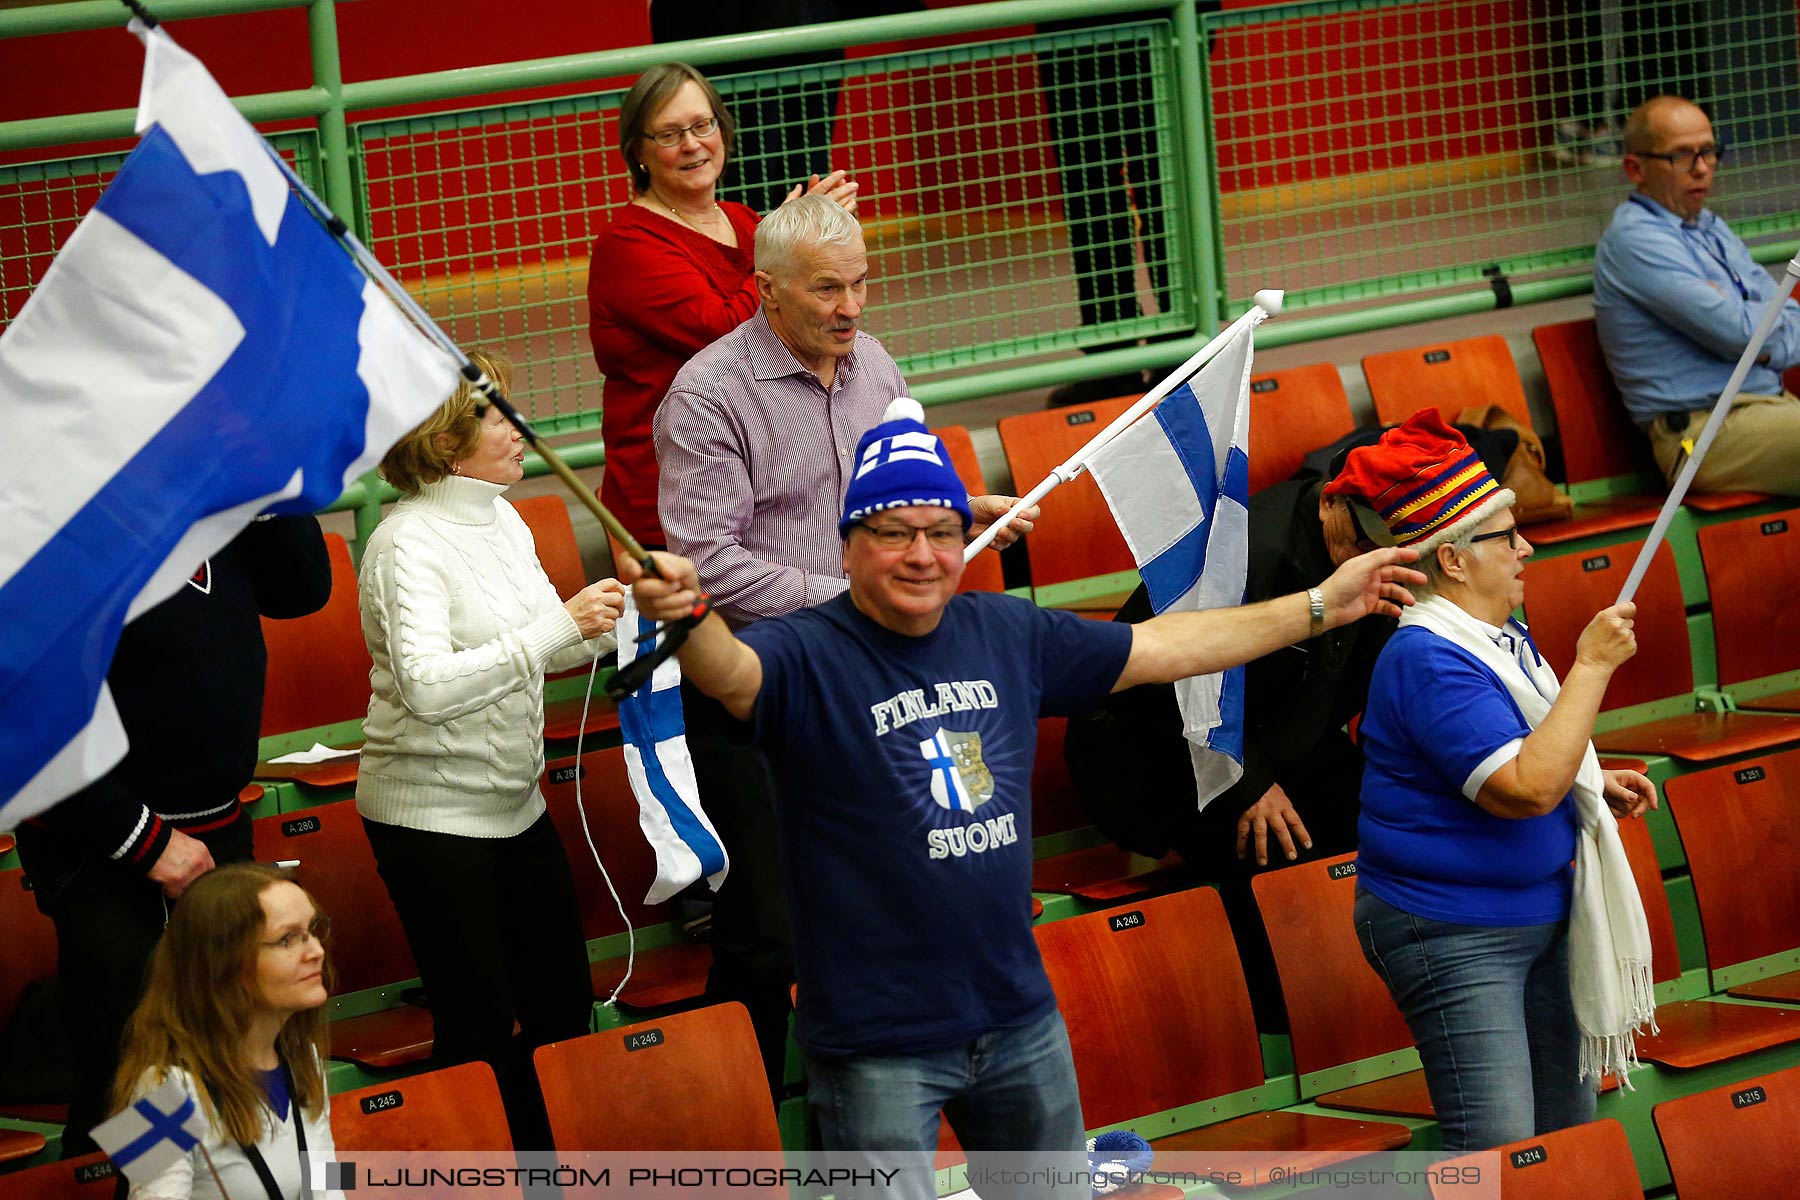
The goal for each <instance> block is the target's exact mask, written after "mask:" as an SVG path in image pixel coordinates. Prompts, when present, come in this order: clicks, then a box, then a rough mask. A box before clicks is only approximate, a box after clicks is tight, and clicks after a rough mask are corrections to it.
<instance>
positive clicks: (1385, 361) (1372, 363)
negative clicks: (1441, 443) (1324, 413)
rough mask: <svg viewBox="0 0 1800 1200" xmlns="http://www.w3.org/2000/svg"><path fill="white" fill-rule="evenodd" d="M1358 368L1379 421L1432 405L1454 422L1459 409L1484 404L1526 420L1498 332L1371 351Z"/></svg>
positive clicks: (1527, 411) (1403, 417)
mask: <svg viewBox="0 0 1800 1200" xmlns="http://www.w3.org/2000/svg"><path fill="white" fill-rule="evenodd" d="M1362 370H1363V378H1365V379H1367V380H1368V381H1369V397H1370V398H1371V399H1372V400H1374V401H1375V416H1376V418H1377V419H1378V420H1380V422H1381V423H1382V424H1383V425H1392V424H1395V423H1397V422H1400V421H1404V420H1406V418H1408V417H1410V416H1412V414H1414V413H1415V412H1418V411H1419V410H1420V409H1421V408H1435V409H1437V410H1438V411H1439V412H1441V413H1442V414H1443V415H1444V419H1445V420H1446V421H1454V420H1455V419H1456V414H1457V413H1459V412H1461V411H1462V410H1463V409H1465V408H1474V407H1476V406H1478V405H1489V404H1497V405H1499V406H1500V407H1501V408H1503V409H1505V410H1506V411H1507V412H1508V413H1510V414H1511V415H1512V416H1514V417H1516V418H1517V419H1518V420H1519V422H1520V423H1521V424H1524V425H1527V426H1529V425H1530V424H1531V408H1530V406H1528V405H1527V404H1526V402H1525V386H1524V384H1522V383H1520V382H1519V369H1518V368H1517V367H1516V366H1514V365H1513V358H1512V351H1511V350H1508V349H1507V348H1506V339H1505V338H1502V337H1500V336H1499V335H1498V334H1492V333H1490V334H1487V335H1485V336H1483V337H1472V338H1464V339H1463V340H1461V341H1457V342H1440V343H1438V344H1436V345H1431V346H1409V347H1407V348H1406V349H1404V350H1388V351H1384V352H1382V353H1380V354H1371V355H1369V356H1368V357H1366V358H1364V359H1363V360H1362Z"/></svg>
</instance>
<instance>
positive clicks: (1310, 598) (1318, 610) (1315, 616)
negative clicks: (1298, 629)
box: [1306, 588, 1325, 638]
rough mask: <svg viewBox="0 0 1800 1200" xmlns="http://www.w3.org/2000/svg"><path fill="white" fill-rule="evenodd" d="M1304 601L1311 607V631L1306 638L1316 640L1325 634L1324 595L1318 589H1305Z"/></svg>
mask: <svg viewBox="0 0 1800 1200" xmlns="http://www.w3.org/2000/svg"><path fill="white" fill-rule="evenodd" d="M1306 599H1307V602H1308V603H1310V604H1311V605H1312V629H1311V631H1310V632H1308V633H1307V635H1306V636H1307V637H1309V638H1316V637H1318V636H1319V635H1320V634H1321V633H1324V632H1325V593H1324V592H1321V591H1320V590H1319V589H1318V588H1307V589H1306Z"/></svg>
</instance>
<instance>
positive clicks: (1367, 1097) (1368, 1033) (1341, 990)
mask: <svg viewBox="0 0 1800 1200" xmlns="http://www.w3.org/2000/svg"><path fill="white" fill-rule="evenodd" d="M1250 887H1251V890H1252V891H1253V892H1254V893H1255V895H1256V906H1257V908H1258V909H1260V910H1261V912H1262V919H1263V927H1264V928H1265V929H1266V930H1268V933H1269V948H1270V950H1272V951H1273V952H1274V955H1275V969H1276V973H1277V974H1278V975H1279V976H1280V978H1281V997H1282V1000H1283V1002H1284V1003H1285V1004H1286V1006H1287V1014H1288V1034H1289V1038H1290V1041H1291V1043H1292V1045H1293V1051H1294V1073H1295V1074H1296V1075H1298V1076H1299V1077H1300V1096H1301V1098H1302V1099H1314V1100H1315V1102H1316V1103H1317V1104H1318V1105H1319V1106H1320V1107H1322V1108H1341V1109H1347V1110H1349V1111H1351V1112H1370V1113H1376V1114H1378V1115H1381V1116H1392V1117H1420V1118H1429V1117H1431V1116H1432V1115H1433V1113H1434V1110H1433V1109H1432V1107H1431V1097H1430V1096H1429V1095H1428V1094H1427V1093H1426V1090H1425V1073H1424V1072H1423V1071H1418V1070H1413V1071H1406V1072H1404V1073H1396V1074H1393V1075H1389V1076H1386V1077H1383V1078H1380V1079H1375V1080H1371V1081H1369V1082H1367V1083H1359V1084H1357V1085H1356V1086H1354V1087H1349V1088H1342V1089H1339V1090H1336V1091H1332V1092H1330V1093H1328V1094H1326V1095H1318V1093H1319V1092H1320V1091H1321V1090H1322V1089H1320V1088H1319V1087H1317V1086H1315V1085H1314V1084H1313V1083H1312V1082H1311V1081H1309V1079H1308V1077H1309V1076H1311V1075H1314V1074H1316V1073H1318V1072H1322V1071H1329V1070H1332V1069H1334V1068H1341V1067H1347V1066H1349V1065H1350V1064H1352V1063H1360V1062H1363V1061H1364V1060H1367V1059H1373V1058H1379V1057H1380V1056H1382V1055H1393V1054H1396V1053H1398V1052H1400V1051H1403V1050H1408V1049H1411V1047H1412V1044H1413V1039H1412V1033H1411V1032H1410V1031H1409V1030H1408V1029H1407V1028H1406V1022H1405V1021H1404V1020H1403V1019H1402V1018H1401V1016H1400V1010H1399V1009H1398V1008H1396V1007H1394V1000H1393V997H1392V996H1391V995H1390V994H1389V993H1388V989H1387V985H1386V984H1384V983H1382V982H1381V978H1380V976H1378V975H1376V974H1375V972H1374V971H1372V970H1370V969H1369V964H1368V962H1367V961H1365V960H1364V958H1363V953H1362V946H1361V945H1360V944H1359V943H1358V942H1357V940H1356V932H1355V929H1354V927H1353V925H1352V922H1351V919H1350V910H1351V905H1352V902H1353V900H1354V898H1355V893H1356V855H1354V854H1343V855H1339V856H1338V857H1336V858H1327V859H1322V860H1320V861H1318V862H1310V863H1301V864H1299V865H1298V866H1292V867H1283V868H1282V869H1281V870H1278V871H1265V872H1263V873H1261V874H1259V875H1257V876H1256V877H1255V878H1254V879H1253V880H1251V884H1250ZM1377 1069H1378V1068H1377Z"/></svg>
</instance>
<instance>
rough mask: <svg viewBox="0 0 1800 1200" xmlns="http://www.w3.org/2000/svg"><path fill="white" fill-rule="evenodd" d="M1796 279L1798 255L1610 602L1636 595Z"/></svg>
mask: <svg viewBox="0 0 1800 1200" xmlns="http://www.w3.org/2000/svg"><path fill="white" fill-rule="evenodd" d="M1796 282H1800V256H1796V257H1794V258H1792V259H1790V260H1789V261H1788V265H1787V271H1786V272H1785V273H1783V275H1782V277H1781V286H1780V287H1778V288H1776V289H1775V298H1774V299H1773V300H1771V301H1769V306H1768V307H1767V308H1765V309H1763V314H1762V318H1761V319H1760V320H1759V321H1757V323H1756V332H1755V333H1753V334H1751V335H1750V344H1749V345H1747V346H1745V347H1744V352H1743V353H1742V354H1740V355H1738V361H1737V366H1736V367H1735V368H1733V369H1732V372H1731V378H1729V379H1727V380H1726V381H1725V389H1724V390H1723V391H1721V392H1720V393H1719V402H1718V403H1717V404H1715V405H1714V406H1713V410H1712V415H1711V416H1709V417H1707V418H1706V428H1704V429H1702V430H1701V431H1700V436H1699V438H1698V439H1696V440H1695V442H1694V449H1693V451H1692V452H1691V453H1690V454H1689V455H1688V457H1687V462H1685V463H1683V464H1682V466H1681V472H1680V474H1678V475H1676V476H1675V483H1674V484H1673V486H1671V487H1670V488H1669V498H1668V499H1667V500H1665V501H1663V506H1662V511H1661V512H1659V513H1657V514H1656V523H1655V524H1653V525H1652V526H1650V533H1649V535H1648V536H1647V537H1646V538H1645V539H1644V548H1643V549H1642V550H1640V551H1639V552H1638V556H1637V561H1636V562H1634V563H1632V564H1631V573H1630V574H1629V575H1627V576H1626V577H1625V586H1624V587H1623V588H1621V589H1620V590H1619V598H1618V599H1617V600H1615V601H1614V602H1613V603H1615V604H1623V603H1625V602H1626V601H1627V600H1630V599H1631V598H1632V597H1633V596H1636V595H1637V590H1638V585H1639V584H1641V583H1643V582H1644V576H1645V575H1646V574H1647V573H1648V572H1649V570H1650V560H1651V559H1652V558H1653V557H1655V555H1656V547H1657V546H1658V545H1659V544H1661V542H1662V540H1663V537H1664V536H1665V535H1666V534H1667V533H1668V532H1669V522H1670V521H1671V520H1673V519H1674V517H1675V509H1676V508H1677V507H1679V506H1680V504H1681V501H1682V498H1683V497H1684V496H1686V495H1687V493H1688V485H1690V484H1692V483H1693V482H1694V474H1695V472H1697V471H1699V469H1700V460H1701V459H1703V458H1705V457H1706V452H1707V451H1708V450H1709V449H1711V448H1712V443H1713V438H1714V437H1716V436H1718V433H1719V426H1721V425H1723V424H1724V423H1725V414H1726V413H1728V412H1730V411H1731V402H1732V401H1733V400H1735V399H1737V394H1738V390H1739V389H1740V388H1742V387H1743V386H1744V378H1745V377H1746V376H1747V375H1749V374H1750V368H1751V367H1752V366H1754V365H1755V364H1756V356H1757V354H1758V353H1760V352H1761V350H1762V348H1763V343H1764V342H1765V341H1767V340H1768V338H1769V331H1770V330H1772V329H1774V328H1775V322H1777V321H1779V320H1780V319H1781V306H1782V305H1784V304H1786V303H1787V299H1788V297H1789V296H1790V295H1792V294H1793V291H1794V284H1795V283H1796Z"/></svg>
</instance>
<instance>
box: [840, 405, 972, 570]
mask: <svg viewBox="0 0 1800 1200" xmlns="http://www.w3.org/2000/svg"><path fill="white" fill-rule="evenodd" d="M915 505H920V506H924V507H928V508H948V509H951V510H952V511H954V512H955V513H956V515H957V516H959V517H961V518H962V523H963V528H964V529H967V528H968V527H969V526H970V525H971V524H972V523H973V521H974V518H973V517H971V516H970V514H969V490H968V489H967V488H965V487H964V486H963V482H962V478H961V477H960V476H958V475H957V473H956V468H955V467H953V466H951V465H950V452H949V451H948V450H946V449H944V443H943V442H942V441H940V440H939V439H938V436H937V435H936V434H935V433H932V432H931V430H929V429H927V428H925V410H924V409H923V408H921V407H920V406H919V402H918V401H917V400H914V399H912V398H911V397H910V396H900V397H897V398H896V399H895V400H894V401H893V402H892V403H891V404H889V405H888V406H887V411H886V412H885V413H883V414H882V417H881V424H879V425H877V426H876V427H875V428H873V429H871V430H869V432H867V433H865V434H863V436H862V441H860V442H858V443H857V444H856V474H855V475H854V476H853V477H852V478H851V480H850V490H849V491H848V492H846V493H845V495H844V518H843V520H841V521H839V522H838V534H839V536H841V537H849V536H850V528H851V526H853V525H856V524H858V523H859V522H861V521H862V520H863V519H864V518H865V517H868V516H872V515H873V514H875V513H878V512H883V511H885V510H887V509H890V508H910V507H913V506H915Z"/></svg>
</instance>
